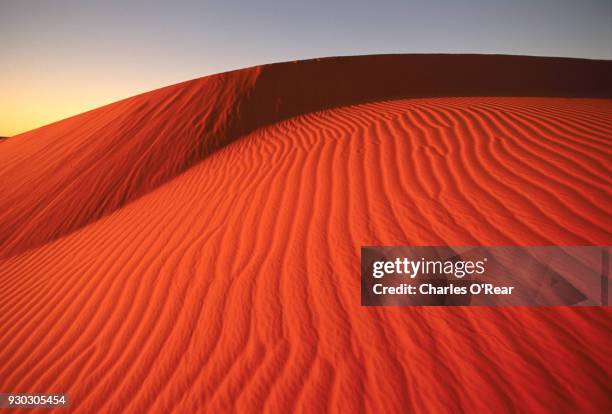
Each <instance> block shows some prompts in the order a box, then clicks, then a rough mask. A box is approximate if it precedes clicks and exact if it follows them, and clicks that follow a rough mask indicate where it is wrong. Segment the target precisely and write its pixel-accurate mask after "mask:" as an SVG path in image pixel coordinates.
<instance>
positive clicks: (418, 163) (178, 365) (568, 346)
mask: <svg viewBox="0 0 612 414" xmlns="http://www.w3.org/2000/svg"><path fill="white" fill-rule="evenodd" d="M340 62H341V60H339V61H338V62H337V64H338V65H341V63H340ZM312 64H314V62H313V63H312ZM298 66H299V65H297V66H296V67H298ZM332 73H333V71H332ZM262 76H263V75H262V73H261V72H259V73H258V75H257V77H256V78H257V79H255V80H253V78H251V77H249V76H244V77H242V78H240V79H241V80H240V82H239V83H240V85H241V87H244V88H245V90H248V89H249V87H250V85H253V83H254V84H255V85H256V84H257V82H261V79H262ZM289 78H291V77H288V79H289ZM209 79H210V78H209ZM196 82H201V81H196ZM211 82H212V81H211ZM213 84H214V83H213ZM279 84H282V81H279ZM183 85H184V86H185V85H189V83H187V84H183ZM171 88H174V87H171ZM175 88H177V89H176V90H175V91H174V92H172V93H170V95H171V96H174V94H177V93H179V90H180V89H181V87H179V86H176V87H175ZM255 89H256V88H255ZM255 89H254V90H255ZM163 91H166V92H168V90H160V91H156V92H153V93H154V94H155V93H157V94H160V95H159V96H165V95H163V94H164V93H166V92H163ZM185 93H186V92H185ZM199 93H203V92H199ZM313 94H314V92H313ZM551 94H552V92H551ZM557 94H558V95H563V94H562V93H560V92H559V93H557ZM585 94H586V92H585ZM196 95H198V94H197V93H195V92H194V95H193V99H196V98H195V96H196ZM255 95H256V94H255V92H251V94H250V95H249V96H250V98H249V99H255ZM144 96H147V95H143V97H144ZM271 96H273V94H272V95H271ZM296 96H297V95H296ZM313 96H314V95H313ZM150 97H151V99H153V95H150ZM370 98H372V99H365V100H375V101H376V102H371V103H367V104H361V105H352V106H346V107H339V108H334V109H330V110H326V111H320V112H314V113H309V114H305V115H299V116H297V117H294V118H291V119H287V120H285V121H282V122H273V121H270V123H273V125H270V126H267V127H264V128H259V129H255V130H253V131H251V132H247V131H245V133H244V134H243V135H237V136H236V137H238V136H240V139H237V140H235V141H234V142H232V143H226V142H221V141H219V142H217V143H215V144H214V145H213V144H211V146H210V147H208V148H209V149H208V150H204V149H202V147H200V148H199V149H198V150H197V151H196V152H195V154H197V155H194V158H193V159H191V158H190V159H189V162H187V161H184V163H181V162H178V161H176V160H177V159H182V158H180V157H175V152H174V149H176V148H183V149H185V147H181V145H183V141H181V140H184V142H185V143H186V142H187V138H185V137H183V136H182V135H180V134H178V135H177V136H176V138H175V139H174V140H172V141H168V142H165V143H164V144H165V145H161V144H156V145H161V146H160V147H152V148H155V151H160V152H162V153H163V152H171V154H166V156H168V157H170V159H171V160H173V161H172V162H176V166H174V167H172V168H171V167H170V166H171V162H170V161H167V160H166V158H165V157H164V156H163V154H161V155H160V154H157V153H156V154H152V153H150V152H148V151H153V149H149V150H148V151H141V152H138V151H136V150H128V149H126V150H125V153H124V155H125V156H128V155H130V154H132V152H130V151H134V153H136V154H139V155H140V156H141V157H142V158H138V157H136V158H133V159H132V158H128V159H126V160H125V161H123V162H119V161H120V160H121V158H120V157H119V156H116V157H113V153H112V152H111V153H110V154H108V153H100V154H94V155H97V158H96V160H97V163H98V164H96V165H100V166H102V168H103V169H104V171H105V174H104V175H101V176H100V177H99V178H96V177H97V175H98V174H99V172H98V170H96V169H82V170H78V169H76V170H75V168H76V167H79V166H82V165H83V164H81V163H80V160H82V159H86V156H87V154H88V151H94V152H95V150H99V149H100V148H106V149H107V150H108V151H111V150H112V149H113V148H116V147H121V144H122V143H123V141H122V139H123V140H126V141H128V142H129V140H130V139H134V140H135V139H136V138H130V137H133V136H134V135H133V134H132V135H131V134H130V133H127V132H126V133H125V134H122V135H121V137H122V139H117V141H115V142H113V145H110V144H109V145H108V146H107V147H103V145H105V144H101V143H100V142H99V141H100V140H99V139H96V137H97V135H95V133H94V132H93V131H94V130H95V129H96V126H97V123H96V122H94V120H93V119H92V120H91V122H92V124H91V125H89V126H88V127H85V126H81V125H80V124H79V122H77V120H78V119H79V117H77V118H71V119H70V120H67V121H63V122H62V123H66V125H68V124H69V123H70V122H73V124H71V126H70V127H68V126H66V131H70V130H74V132H73V135H71V136H72V138H71V139H70V140H68V142H69V143H71V145H72V146H71V145H67V144H66V148H67V149H66V150H65V151H67V152H72V153H73V154H77V155H74V156H73V157H74V158H70V157H66V158H63V157H65V154H64V152H63V150H62V145H60V143H59V142H58V143H57V144H55V143H54V144H53V145H52V144H51V143H50V142H49V141H48V140H47V139H46V136H45V135H44V134H43V133H42V132H43V131H46V129H45V128H43V129H40V130H37V131H33V132H32V133H31V135H30V136H20V137H17V138H16V139H11V140H8V141H7V142H4V143H2V144H1V145H2V146H0V150H1V149H2V148H5V147H4V145H6V144H8V143H9V142H11V141H13V142H14V141H19V140H24V142H25V143H23V144H22V146H21V147H10V149H7V151H6V153H8V152H9V151H14V152H12V153H11V156H10V157H9V156H6V155H3V156H6V157H7V159H8V160H10V161H11V162H14V163H13V164H10V165H9V167H7V164H0V168H1V169H2V171H1V174H0V177H1V178H2V179H0V183H2V184H0V185H5V184H4V183H5V182H6V181H5V180H4V178H5V177H6V178H7V180H12V181H10V182H12V183H13V184H14V185H17V184H21V185H22V186H26V187H28V186H30V187H28V188H30V191H31V192H30V193H26V192H24V193H19V194H20V197H23V198H26V199H27V200H21V199H19V198H15V199H14V201H13V204H12V206H11V205H6V204H5V206H6V208H7V209H8V210H9V213H11V214H15V213H14V212H13V211H12V210H14V209H15V208H17V207H18V206H19V207H20V208H23V206H26V207H27V206H30V205H32V206H36V208H38V209H40V213H38V214H40V217H47V218H49V217H57V220H56V221H51V222H50V223H49V224H48V226H49V228H53V229H55V230H54V232H48V233H45V237H41V238H39V239H36V238H34V236H27V237H25V236H23V237H21V236H20V234H21V233H20V232H25V233H27V231H29V229H30V228H29V227H27V226H25V224H27V223H28V222H27V220H26V219H23V221H22V222H20V221H13V222H9V221H5V222H4V223H12V224H11V226H13V229H15V233H12V234H11V238H10V239H9V240H10V241H9V242H3V244H2V246H3V248H4V247H5V246H6V245H7V244H9V246H8V247H6V249H5V250H3V251H4V252H5V253H8V252H13V253H14V254H12V255H11V256H10V257H8V256H7V257H5V258H4V259H0V286H2V287H3V294H2V295H1V296H0V327H1V328H2V329H0V390H9V391H17V390H18V391H41V390H43V391H54V392H68V393H69V395H70V397H71V400H72V408H73V409H74V411H76V412H118V411H120V410H126V411H130V412H144V411H146V410H152V411H158V412H168V411H172V410H174V411H175V412H194V411H203V410H206V411H207V412H218V411H220V410H222V411H225V410H229V409H232V408H234V409H239V410H242V411H260V410H262V409H267V410H270V411H274V412H286V411H288V410H292V409H296V410H297V409H301V410H304V411H308V412H313V411H315V412H318V411H322V410H335V411H344V412H347V411H348V412H354V411H360V410H364V409H365V410H368V411H371V412H384V411H389V412H405V411H406V410H419V411H438V412H449V411H450V412H457V411H459V410H464V411H468V412H499V411H508V412H512V411H525V412H537V411H541V410H548V411H568V412H606V411H609V409H610V394H611V393H612V388H611V385H610V384H611V382H610V376H611V373H612V372H611V368H610V367H612V358H611V357H610V354H609V352H608V351H607V347H608V344H609V343H610V340H611V339H612V337H611V334H610V332H612V319H611V317H610V316H611V314H610V311H609V308H583V309H576V308H572V309H569V308H538V309H536V308H506V309H499V308H497V309H496V308H478V309H474V308H440V309H435V308H433V309H432V308H363V307H361V306H360V291H359V288H360V279H359V248H360V246H362V245H377V244H382V245H403V244H414V245H419V244H449V245H471V244H490V245H514V244H516V245H542V244H560V245H576V244H587V245H589V244H595V245H608V244H610V241H611V240H612V235H611V229H612V218H611V216H610V213H609V205H610V200H611V197H612V179H611V178H610V177H611V176H612V174H611V171H610V169H611V168H610V162H609V160H610V158H611V157H612V148H611V145H610V144H611V141H612V101H611V100H609V99H582V98H580V99H576V98H573V99H569V98H504V97H467V98H427V99H393V100H385V99H377V98H376V99H374V97H370ZM132 99H135V98H132ZM141 99H144V98H141ZM176 99H178V98H176ZM227 99H228V101H227V102H228V105H229V106H230V107H231V106H232V105H233V104H231V103H230V102H233V100H235V99H236V98H234V97H231V96H230V95H227ZM129 101H130V100H127V101H122V102H120V103H118V104H116V105H127V107H126V108H122V109H125V110H127V111H128V113H130V114H132V112H131V111H130V110H129V109H130V108H131V106H130V105H132V104H134V103H132V104H129V105H128V104H127V103H126V102H129ZM160 102H163V100H162V101H160ZM173 102H176V100H174V101H173ZM204 102H207V101H205V100H204V101H202V105H205V104H204ZM336 103H337V104H340V102H336ZM149 105H150V106H151V107H155V105H154V101H151V102H150V103H149ZM157 105H159V108H158V109H159V111H162V109H161V108H163V107H164V104H163V103H158V104H157ZM168 105H169V104H168ZM279 105H282V104H281V103H279ZM304 105H307V104H304ZM308 105H309V104H308ZM331 106H336V105H335V104H334V105H331ZM195 107H198V105H194V108H195ZM112 108H113V106H109V107H106V109H109V110H110V109H112ZM239 108H240V111H238V110H237V111H238V112H239V114H240V115H239V116H240V117H245V118H241V119H247V113H248V111H246V110H245V109H244V108H245V107H243V106H240V105H239ZM304 108H306V107H304ZM102 109H105V108H102ZM117 110H118V113H117V114H116V115H117V116H121V113H122V112H121V111H119V109H117ZM100 111H101V110H100ZM245 111H246V112H245ZM262 111H263V110H262ZM274 111H275V113H276V112H278V113H282V117H288V116H289V114H288V113H283V112H282V111H280V110H278V108H277V109H275V110H274ZM238 112H237V113H238ZM305 112H308V111H305ZM93 113H95V111H94V112H90V113H88V114H84V115H83V117H85V116H93V115H92V114H93ZM160 113H161V112H160ZM189 114H192V112H189V111H186V112H181V111H177V112H175V113H173V117H172V116H170V114H168V118H167V120H166V122H167V124H166V128H168V131H171V130H172V129H173V128H174V125H175V124H173V123H172V122H176V123H177V124H176V125H182V124H181V123H182V122H184V125H187V121H186V120H184V119H183V117H186V118H188V119H189V120H190V121H192V122H195V121H194V119H193V118H190V116H189ZM236 116H238V115H236ZM280 117H281V116H280V115H279V119H280ZM87 119H89V118H87ZM146 119H149V118H146ZM128 120H129V119H127V118H126V119H125V122H126V123H124V124H122V125H128ZM134 122H136V123H138V122H139V121H134ZM260 122H264V120H261V121H260ZM62 123H59V124H55V125H52V126H50V127H47V128H58V125H60V124H62ZM85 125H87V124H85ZM252 125H254V124H252ZM80 128H83V131H84V132H82V134H84V135H85V138H82V140H81V141H78V139H77V137H79V136H80V135H79V134H80V133H78V132H77V130H78V129H80ZM186 128H187V127H186ZM128 129H129V128H128ZM186 130H187V129H184V130H183V131H186ZM213 130H214V128H213ZM85 131H89V132H91V134H89V135H87V134H86V132H85ZM217 131H218V130H217ZM37 134H40V135H38V136H37ZM139 134H141V135H138V136H139V137H140V140H147V139H153V140H155V137H154V136H152V135H148V134H147V133H146V132H142V133H139ZM211 136H212V135H211ZM216 136H223V135H216ZM226 136H230V135H226ZM24 138H26V139H24ZM57 140H58V141H61V140H60V139H59V138H57ZM102 141H104V140H102ZM175 141H179V142H175ZM135 143H136V141H133V143H132V144H130V145H136V144H135ZM172 144H175V145H176V147H174V146H172ZM219 144H227V145H219ZM28 145H30V147H27V146H28ZM142 145H144V144H142ZM215 145H217V146H216V147H215ZM6 148H9V147H6ZM16 148H19V151H17V149H16ZM28 148H29V151H30V152H28ZM76 148H78V151H77V150H76ZM90 148H91V149H90ZM143 148H146V146H144V147H143ZM212 148H215V150H214V152H208V153H207V152H206V151H212ZM169 149H173V151H169ZM177 151H178V150H177ZM6 153H5V154H6ZM0 154H2V151H0ZM145 154H146V155H145ZM206 154H208V156H205V155H206ZM18 155H19V156H18ZM92 156H93V155H92ZM19 157H23V158H22V159H23V161H22V162H23V163H26V162H27V161H26V160H28V159H30V160H32V159H33V158H32V157H38V158H36V159H38V160H40V163H41V164H43V165H45V166H46V167H45V168H47V169H48V171H47V175H48V179H49V180H51V181H52V182H54V186H52V187H45V185H46V184H44V183H43V184H41V185H42V186H43V188H44V190H45V191H52V190H55V191H56V194H55V198H53V200H55V199H57V200H58V201H56V202H55V203H50V204H45V202H44V199H41V198H40V196H41V194H42V190H40V191H37V187H36V185H34V184H33V183H34V182H35V180H33V179H32V182H31V181H30V180H31V179H30V176H29V175H28V174H27V171H26V170H25V169H24V170H22V169H20V168H22V167H20V166H19V163H18V162H17V161H19V159H20V158H19ZM147 157H148V158H147ZM198 157H200V159H201V160H200V162H197V161H196V159H198ZM58 158H59V159H62V160H64V161H63V162H62V163H59V165H55V166H54V167H53V168H51V166H50V165H51V164H52V163H51V162H47V164H45V162H46V161H45V160H47V159H58ZM105 159H110V160H112V161H113V162H115V163H119V164H118V166H116V167H114V168H117V169H116V170H115V169H113V168H111V167H110V166H109V165H107V164H106V163H105ZM141 159H147V160H149V162H153V160H156V162H158V163H159V164H156V168H152V167H151V164H147V163H145V164H142V165H141V164H140V162H142V161H140V160H141ZM30 162H31V161H30ZM109 162H110V161H109ZM189 163H192V164H189ZM187 165H192V167H191V168H188V169H186V166H187ZM162 167H163V168H165V169H164V174H166V175H163V174H162V171H159V170H160V169H162ZM36 168H37V167H35V166H33V169H36ZM40 168H42V167H40ZM106 168H108V170H106ZM143 168H145V169H146V168H148V170H142V169H143ZM182 170H185V171H184V172H183V173H181V174H179V171H182ZM169 171H173V173H172V174H170V172H169ZM111 172H112V173H113V174H116V176H114V178H113V179H114V180H118V179H120V178H121V179H122V180H123V181H120V182H121V183H122V185H115V186H112V185H110V183H111V182H112V180H110V179H109V182H108V183H107V184H106V185H107V187H103V186H102V187H99V186H98V185H99V183H100V182H104V181H103V179H107V178H108V177H106V175H112V174H111ZM122 174H123V175H122ZM156 174H157V175H159V177H157V178H155V177H156ZM141 175H142V177H145V178H146V180H144V179H142V178H136V177H141ZM58 176H59V177H60V178H61V177H63V176H69V177H72V178H71V180H70V181H69V182H72V180H74V179H75V178H78V179H79V180H82V181H79V182H80V183H81V185H85V184H87V185H89V186H90V187H87V188H83V189H82V191H83V198H82V199H79V198H78V197H77V195H78V194H79V191H78V190H79V189H78V188H75V189H74V190H73V192H70V191H68V190H67V189H66V185H65V184H64V181H62V180H61V179H60V178H58ZM83 176H84V177H83ZM162 183H164V184H162ZM96 189H100V190H102V189H106V191H108V194H110V195H104V197H103V198H101V199H102V200H106V199H109V201H108V205H109V206H111V205H114V208H112V209H111V208H110V207H108V211H106V210H105V211H104V212H102V211H101V210H96V209H94V207H95V201H96V198H95V196H96V195H97V193H96V191H95V190H96ZM128 190H129V191H128ZM116 192H117V193H119V194H117V193H116ZM124 193H125V194H124ZM133 194H139V196H138V197H136V196H134V195H133ZM98 196H100V197H102V195H98ZM62 197H68V199H69V200H71V201H70V202H65V201H64V202H63V203H64V204H62V202H61V201H60V199H62ZM114 197H117V198H116V199H115V198H114ZM5 202H8V201H5ZM128 202H129V203H128ZM19 203H21V204H19ZM90 205H91V206H93V207H91V208H92V210H91V211H90V212H89V213H90V215H89V216H87V217H86V215H83V218H82V221H80V222H78V223H77V222H76V221H75V220H73V219H72V218H71V217H70V214H72V213H73V212H80V211H82V210H87V209H88V208H90V207H89V206H90ZM120 205H121V206H122V207H119V206H120ZM28 208H32V207H28ZM58 209H59V210H58ZM92 211H93V212H95V213H96V214H97V215H96V214H93V213H92ZM62 213H63V214H62ZM9 216H10V215H6V216H3V217H9ZM34 223H38V224H37V226H38V227H42V228H41V231H42V232H43V233H44V232H45V228H44V226H43V225H44V224H46V223H47V222H46V221H44V220H43V219H42V218H41V219H40V221H38V222H36V221H34ZM64 226H66V227H68V228H69V229H68V230H66V229H65V228H64ZM6 230H10V227H4V228H3V231H6ZM31 232H32V235H35V234H36V226H33V227H32V230H31ZM60 234H63V235H64V237H56V236H59V235H60ZM50 236H53V237H51V238H49V237H50ZM13 240H20V242H19V243H17V242H13ZM10 243H13V244H10ZM42 243H44V244H42ZM19 247H21V249H20V248H19ZM19 250H22V251H21V252H20V253H15V252H16V251H19Z"/></svg>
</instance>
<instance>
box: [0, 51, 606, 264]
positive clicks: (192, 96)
mask: <svg viewBox="0 0 612 414" xmlns="http://www.w3.org/2000/svg"><path fill="white" fill-rule="evenodd" d="M611 72H612V62H609V61H591V60H580V59H563V58H537V57H524V56H483V55H381V56H358V57H345V58H327V59H316V60H308V61H300V62H292V63H281V64H273V65H265V66H260V67H254V68H248V69H243V70H238V71H233V72H227V73H223V74H219V75H214V76H209V77H205V78H201V79H196V80H193V81H188V82H184V83H181V84H177V85H173V86H170V87H166V88H162V89H159V90H156V91H153V92H149V93H146V94H142V95H138V96H135V97H132V98H129V99H126V100H123V101H120V102H117V103H115V104H111V105H107V106H105V107H102V108H99V109H96V110H93V111H90V112H87V113H84V114H82V115H78V116H75V117H72V118H69V119H67V120H64V121H61V122H57V123H54V124H51V125H48V126H46V127H43V128H39V129H37V130H34V131H31V132H28V133H25V134H21V135H19V136H17V137H15V139H11V140H6V141H3V142H2V147H0V175H1V177H2V180H1V181H0V193H2V194H4V195H5V196H4V197H3V198H2V200H0V257H8V256H9V255H11V254H15V253H20V252H23V251H25V250H27V249H29V248H31V247H35V246H38V245H40V244H43V243H46V242H48V241H51V240H54V239H56V238H57V237H60V236H62V235H64V234H67V233H69V232H71V231H74V230H76V229H78V228H80V227H82V226H84V225H86V224H88V223H90V222H92V221H94V220H96V219H98V218H100V217H103V216H104V215H106V214H109V213H111V212H113V211H114V210H116V209H117V208H119V207H121V206H124V205H125V204H126V203H128V202H129V201H131V200H134V199H136V198H138V197H140V196H142V195H143V194H145V193H147V192H148V191H151V190H152V189H154V188H156V187H157V186H159V185H160V184H162V183H164V182H166V181H167V180H169V179H171V178H172V177H174V176H176V175H177V174H179V173H180V172H182V171H184V170H185V169H186V168H188V167H189V166H191V165H194V164H195V163H196V162H198V161H200V160H202V159H203V158H204V157H205V156H206V155H208V154H211V153H212V152H214V151H215V150H217V149H218V148H220V147H222V146H224V145H227V144H228V143H230V142H232V141H233V140H235V139H236V138H238V137H240V136H242V135H244V134H245V133H248V132H251V131H253V130H255V129H257V128H258V127H261V126H264V125H270V124H273V123H275V122H278V121H280V120H283V119H288V118H290V117H293V116H296V115H299V114H303V113H308V112H312V111H317V110H321V109H325V108H333V107H337V106H342V105H349V104H356V103H360V102H368V101H378V100H383V99H390V98H405V97H426V96H504V95H506V96H583V97H610V96H612V80H611V79H610V76H609V73H611Z"/></svg>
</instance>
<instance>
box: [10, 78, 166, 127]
mask: <svg viewBox="0 0 612 414" xmlns="http://www.w3.org/2000/svg"><path fill="white" fill-rule="evenodd" d="M75 84H79V86H80V87H76V88H74V87H73V88H70V90H69V88H67V87H62V85H68V83H67V82H58V83H57V84H56V86H55V87H53V86H45V85H41V84H39V83H38V84H37V83H35V82H34V83H29V84H27V85H26V84H24V83H21V85H19V86H18V85H16V83H12V86H9V90H4V91H3V95H4V96H3V99H1V100H0V137H11V136H15V135H18V134H21V133H23V132H27V131H30V130H32V129H36V128H39V127H41V126H44V125H47V124H50V123H53V122H56V121H60V120H62V119H65V118H69V117H71V116H74V115H78V114H80V113H83V112H86V111H89V110H91V109H94V108H98V107H100V106H103V105H106V104H109V103H112V102H116V101H118V100H121V99H124V98H127V97H129V96H132V95H135V94H138V93H140V92H146V91H147V90H151V89H155V88H157V87H159V86H163V85H159V84H151V85H150V86H144V87H143V86H142V85H140V84H139V85H136V84H135V85H131V87H130V86H126V85H112V86H111V85H99V86H93V85H91V84H90V85H89V86H83V85H87V83H80V82H75ZM105 86H106V87H105ZM139 86H140V87H139ZM147 88H148V89H147Z"/></svg>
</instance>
